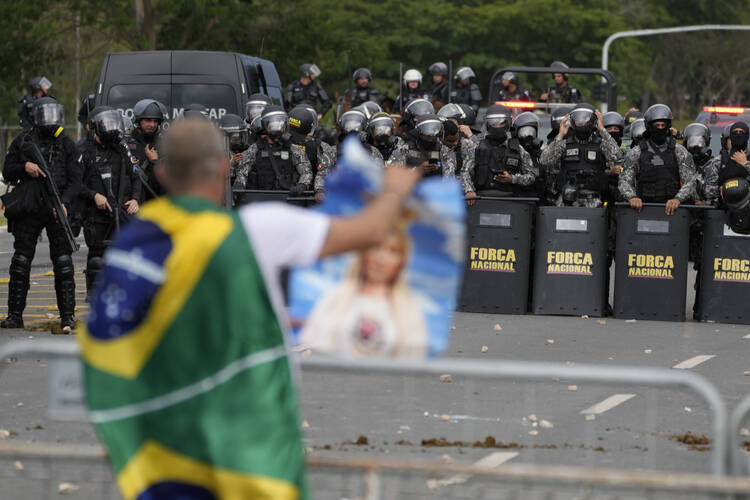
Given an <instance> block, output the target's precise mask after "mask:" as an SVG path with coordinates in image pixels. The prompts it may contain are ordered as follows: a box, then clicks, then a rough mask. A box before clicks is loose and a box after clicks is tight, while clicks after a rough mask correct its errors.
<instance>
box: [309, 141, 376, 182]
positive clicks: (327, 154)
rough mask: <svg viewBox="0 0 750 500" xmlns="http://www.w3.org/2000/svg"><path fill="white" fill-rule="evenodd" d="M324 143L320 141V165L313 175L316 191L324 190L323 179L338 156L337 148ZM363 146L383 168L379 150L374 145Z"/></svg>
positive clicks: (331, 169)
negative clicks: (316, 172)
mask: <svg viewBox="0 0 750 500" xmlns="http://www.w3.org/2000/svg"><path fill="white" fill-rule="evenodd" d="M324 144H325V143H321V146H322V152H323V158H322V159H321V162H320V165H318V174H317V175H316V176H315V188H314V189H315V192H316V193H318V192H322V191H325V179H326V177H328V175H329V174H330V173H331V171H333V169H334V167H335V166H336V159H337V157H338V150H337V149H336V148H335V147H333V146H331V145H330V144H325V145H324ZM365 147H366V148H367V149H368V151H369V152H370V156H372V157H373V158H374V159H375V163H377V165H378V167H380V168H385V163H384V162H383V155H381V154H380V151H378V149H377V148H376V147H375V146H370V145H366V146H365Z"/></svg>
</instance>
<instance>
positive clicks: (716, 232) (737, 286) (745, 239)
mask: <svg viewBox="0 0 750 500" xmlns="http://www.w3.org/2000/svg"><path fill="white" fill-rule="evenodd" d="M728 219H729V217H728V215H727V214H726V213H725V212H724V211H723V210H706V214H705V223H704V226H703V261H702V262H703V263H702V265H701V286H700V292H699V294H698V297H699V298H698V312H697V317H696V319H699V320H701V321H719V322H722V323H739V324H743V325H747V324H750V308H748V304H747V299H748V297H750V235H747V234H737V233H735V232H734V231H732V230H731V229H730V228H729V226H728V225H727V221H728Z"/></svg>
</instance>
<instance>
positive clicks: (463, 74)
mask: <svg viewBox="0 0 750 500" xmlns="http://www.w3.org/2000/svg"><path fill="white" fill-rule="evenodd" d="M476 76H477V75H475V74H474V70H473V69H471V68H470V67H468V66H462V67H460V68H458V69H457V70H456V75H455V77H454V79H455V80H456V81H457V82H460V81H461V80H466V79H467V78H476Z"/></svg>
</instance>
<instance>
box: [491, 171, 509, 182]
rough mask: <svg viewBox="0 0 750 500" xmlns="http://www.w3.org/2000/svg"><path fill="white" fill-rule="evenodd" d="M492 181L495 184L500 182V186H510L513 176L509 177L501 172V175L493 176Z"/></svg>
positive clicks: (506, 173)
mask: <svg viewBox="0 0 750 500" xmlns="http://www.w3.org/2000/svg"><path fill="white" fill-rule="evenodd" d="M494 179H495V180H496V181H497V182H500V183H502V184H512V183H513V176H512V175H510V174H509V173H508V172H503V173H502V174H495V176H494Z"/></svg>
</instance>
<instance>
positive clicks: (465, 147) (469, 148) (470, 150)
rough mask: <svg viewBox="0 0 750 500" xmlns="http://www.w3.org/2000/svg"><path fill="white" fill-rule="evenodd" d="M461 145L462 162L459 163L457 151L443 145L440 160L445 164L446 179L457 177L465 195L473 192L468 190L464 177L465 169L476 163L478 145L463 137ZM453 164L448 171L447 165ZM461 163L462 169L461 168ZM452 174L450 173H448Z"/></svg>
mask: <svg viewBox="0 0 750 500" xmlns="http://www.w3.org/2000/svg"><path fill="white" fill-rule="evenodd" d="M460 141H461V142H460V145H461V161H460V162H459V161H458V158H456V154H457V153H458V151H457V150H456V149H451V148H449V147H448V146H445V145H443V147H442V148H440V158H441V161H442V163H443V176H444V177H449V176H450V177H456V178H458V179H459V180H460V181H461V185H462V187H463V189H464V193H469V192H471V190H470V189H467V186H466V183H465V182H464V176H463V167H464V166H465V165H466V164H467V163H469V162H473V161H474V152H475V151H476V148H477V143H476V142H474V141H472V140H471V139H470V138H466V137H462V138H461V139H460ZM443 158H447V159H448V160H443ZM449 162H450V163H451V165H450V166H449V167H448V169H446V164H448V163H449ZM459 163H460V165H461V167H460V168H459ZM448 172H450V173H448Z"/></svg>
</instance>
